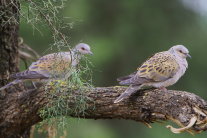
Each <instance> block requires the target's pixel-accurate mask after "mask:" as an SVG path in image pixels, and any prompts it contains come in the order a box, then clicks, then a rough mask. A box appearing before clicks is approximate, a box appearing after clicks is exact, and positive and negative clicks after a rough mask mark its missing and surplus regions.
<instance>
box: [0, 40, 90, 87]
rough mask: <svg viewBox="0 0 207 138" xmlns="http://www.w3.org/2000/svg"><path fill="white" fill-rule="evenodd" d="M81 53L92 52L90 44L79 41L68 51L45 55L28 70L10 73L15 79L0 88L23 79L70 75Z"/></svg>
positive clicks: (54, 77)
mask: <svg viewBox="0 0 207 138" xmlns="http://www.w3.org/2000/svg"><path fill="white" fill-rule="evenodd" d="M83 54H93V53H92V52H91V50H90V46H89V45H87V44H85V43H79V44H77V45H76V46H75V48H74V49H72V50H71V51H69V52H58V53H52V54H48V55H45V56H43V57H41V58H40V59H39V60H37V61H36V62H33V63H32V64H31V65H30V66H29V69H28V70H25V71H22V72H19V73H16V74H12V75H11V76H10V77H11V78H13V79H15V80H14V81H12V82H10V83H9V84H7V85H5V86H3V87H1V88H0V90H3V89H5V88H8V87H10V86H11V85H14V84H17V83H19V82H22V81H24V80H38V79H40V80H42V79H43V80H47V79H61V78H64V77H66V76H67V77H69V76H70V70H71V68H72V67H75V66H76V65H77V64H78V63H79V60H80V58H81V56H82V55H83Z"/></svg>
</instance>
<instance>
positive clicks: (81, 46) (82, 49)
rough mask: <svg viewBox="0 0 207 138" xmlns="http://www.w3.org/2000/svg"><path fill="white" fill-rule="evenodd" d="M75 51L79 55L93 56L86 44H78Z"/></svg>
mask: <svg viewBox="0 0 207 138" xmlns="http://www.w3.org/2000/svg"><path fill="white" fill-rule="evenodd" d="M75 49H76V51H78V52H80V53H81V54H90V55H93V53H92V52H91V48H90V46H89V45H88V44H85V43H79V44H77V45H76V46H75Z"/></svg>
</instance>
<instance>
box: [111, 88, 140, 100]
mask: <svg viewBox="0 0 207 138" xmlns="http://www.w3.org/2000/svg"><path fill="white" fill-rule="evenodd" d="M139 89H140V86H132V85H130V86H129V87H128V88H127V89H126V91H125V92H123V93H122V94H121V95H120V96H119V97H118V98H117V99H116V100H115V101H114V103H118V102H121V101H122V100H123V99H125V98H127V97H129V96H130V95H132V94H133V93H135V92H136V91H138V90H139Z"/></svg>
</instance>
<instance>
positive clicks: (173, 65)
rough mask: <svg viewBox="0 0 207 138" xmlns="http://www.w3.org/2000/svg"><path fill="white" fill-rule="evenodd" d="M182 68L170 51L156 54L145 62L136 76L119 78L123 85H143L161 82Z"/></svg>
mask: <svg viewBox="0 0 207 138" xmlns="http://www.w3.org/2000/svg"><path fill="white" fill-rule="evenodd" d="M179 68H180V66H179V64H178V63H177V61H176V59H175V57H174V56H173V55H172V54H170V53H169V52H168V51H165V52H160V53H156V54H155V55H153V56H152V57H151V58H149V59H148V60H147V61H145V62H144V63H143V64H142V65H141V66H140V67H139V68H138V69H137V72H136V74H135V73H133V74H130V75H129V76H125V77H121V78H118V79H117V80H118V81H120V82H119V84H121V85H141V84H142V83H148V82H161V81H165V80H167V79H169V78H171V77H173V75H174V74H175V73H176V72H177V71H178V70H179Z"/></svg>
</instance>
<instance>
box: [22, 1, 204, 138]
mask: <svg viewBox="0 0 207 138" xmlns="http://www.w3.org/2000/svg"><path fill="white" fill-rule="evenodd" d="M199 2H203V3H199ZM205 5H206V8H207V3H206V2H205V0H204V1H203V0H197V1H196V2H195V0H183V1H181V0H156V1H155V0H150V1H149V0H148V1H147V0H130V1H127V0H113V1H112V0H87V1H86V0H68V1H67V3H66V5H65V8H64V10H63V11H62V13H61V14H63V15H64V16H67V17H70V18H69V20H68V21H69V23H71V25H72V26H71V29H67V30H64V31H63V33H64V34H67V35H68V36H69V37H70V44H71V45H75V44H77V43H79V42H85V43H88V44H89V45H90V46H91V47H92V51H93V52H94V55H93V56H92V57H89V59H90V61H92V63H93V65H94V67H92V68H91V69H92V71H93V84H94V86H112V85H117V82H116V78H117V77H119V76H123V75H127V74H129V73H131V72H133V71H135V70H136V68H137V67H138V66H139V65H140V64H141V63H142V62H143V61H144V60H145V59H146V58H148V57H149V56H151V55H152V54H153V53H155V52H158V51H164V50H168V49H169V48H170V47H171V46H173V45H177V44H183V45H185V46H186V47H187V48H188V49H189V51H190V54H191V56H192V59H188V61H189V69H188V70H187V72H186V74H185V76H184V77H183V78H181V79H180V81H179V82H178V83H177V84H176V85H174V86H172V87H170V89H177V90H185V91H189V92H194V93H196V94H197V95H199V96H201V97H203V98H204V99H207V93H206V88H205V87H206V86H205V85H206V81H207V78H206V75H205V74H206V70H207V64H206V61H207V58H205V57H206V52H207V16H206V15H207V12H206V13H205ZM40 28H41V27H40ZM40 30H41V33H40V32H38V31H36V30H35V29H33V28H32V27H31V25H29V24H26V23H25V22H21V24H20V34H21V36H22V37H23V38H24V41H25V42H26V43H27V44H28V45H30V46H31V47H32V48H33V49H35V50H36V51H38V53H39V54H40V55H44V54H45V52H46V51H47V49H48V48H49V47H50V45H51V44H52V43H53V42H52V40H53V39H52V36H51V33H50V31H49V30H48V29H47V28H42V29H40ZM47 52H48V51H47ZM49 52H50V51H49ZM52 52H53V51H52ZM168 123H169V122H167V124H168ZM165 125H166V123H165V124H157V123H156V124H152V126H153V128H152V129H149V128H147V127H146V126H144V125H143V124H141V123H138V122H134V121H130V120H82V119H78V120H77V119H74V120H71V121H70V123H69V126H68V128H67V131H68V136H67V137H68V138H126V137H129V138H138V137H142V138H155V137H158V138H189V137H193V136H191V135H190V134H187V133H184V134H172V133H171V132H170V131H169V130H168V129H167V128H165ZM205 135H206V132H203V133H202V134H198V135H196V136H194V138H201V137H203V138H204V137H205ZM44 136H45V135H43V134H36V136H35V137H44Z"/></svg>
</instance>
